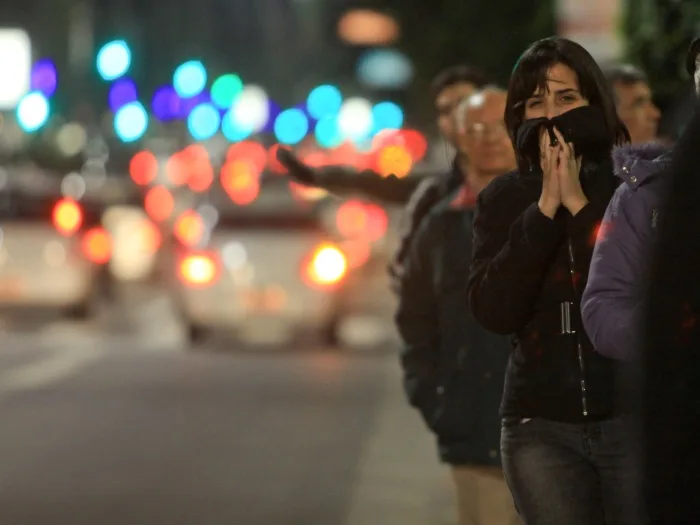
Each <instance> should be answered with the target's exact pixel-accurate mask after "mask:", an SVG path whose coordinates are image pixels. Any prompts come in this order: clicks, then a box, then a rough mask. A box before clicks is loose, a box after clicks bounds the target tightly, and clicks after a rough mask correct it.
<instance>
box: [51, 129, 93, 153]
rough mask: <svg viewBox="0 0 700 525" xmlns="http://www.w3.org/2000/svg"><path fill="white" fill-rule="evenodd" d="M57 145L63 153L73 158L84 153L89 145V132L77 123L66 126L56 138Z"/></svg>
mask: <svg viewBox="0 0 700 525" xmlns="http://www.w3.org/2000/svg"><path fill="white" fill-rule="evenodd" d="M56 143H57V144H58V149H59V150H61V153H63V154H64V155H66V156H69V157H72V156H73V155H77V154H78V153H80V152H81V151H83V149H84V148H85V146H86V145H87V132H86V131H85V128H84V127H83V126H81V125H80V124H78V123H76V122H72V123H69V124H65V125H63V126H62V127H61V129H60V130H59V132H58V135H57V136H56Z"/></svg>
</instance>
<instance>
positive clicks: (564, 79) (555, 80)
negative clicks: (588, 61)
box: [533, 64, 578, 95]
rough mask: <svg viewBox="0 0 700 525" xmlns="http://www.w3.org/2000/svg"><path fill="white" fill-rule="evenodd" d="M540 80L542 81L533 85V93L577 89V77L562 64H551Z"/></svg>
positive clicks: (539, 93)
mask: <svg viewBox="0 0 700 525" xmlns="http://www.w3.org/2000/svg"><path fill="white" fill-rule="evenodd" d="M542 80H543V81H544V82H541V83H540V84H538V85H537V86H535V90H534V91H533V95H534V94H537V95H541V94H544V93H550V92H556V91H559V90H562V89H571V88H574V89H578V77H577V75H576V72H575V71H574V70H573V69H571V68H570V67H568V66H566V65H564V64H554V65H553V66H551V67H550V68H549V69H548V70H547V72H546V74H545V75H544V77H543V78H542Z"/></svg>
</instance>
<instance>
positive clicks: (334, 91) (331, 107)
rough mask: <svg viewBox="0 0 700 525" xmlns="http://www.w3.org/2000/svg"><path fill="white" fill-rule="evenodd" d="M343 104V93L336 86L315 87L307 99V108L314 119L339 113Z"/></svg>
mask: <svg viewBox="0 0 700 525" xmlns="http://www.w3.org/2000/svg"><path fill="white" fill-rule="evenodd" d="M342 104H343V95H342V94H341V93H340V90H339V89H338V88H337V87H335V86H330V85H323V86H318V87H317V88H314V89H313V91H311V93H309V96H308V98H307V99H306V109H307V111H308V112H309V115H311V116H312V117H313V118H314V119H316V120H320V119H322V118H323V117H326V116H333V115H337V114H338V111H340V106H341V105H342Z"/></svg>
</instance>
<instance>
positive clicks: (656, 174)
mask: <svg viewBox="0 0 700 525" xmlns="http://www.w3.org/2000/svg"><path fill="white" fill-rule="evenodd" d="M612 156H613V161H614V165H615V174H616V175H617V176H618V177H620V178H621V179H622V180H623V183H622V184H621V185H620V186H619V187H618V188H617V191H616V192H615V195H614V196H613V198H612V200H611V201H610V203H609V205H608V207H607V210H606V212H605V215H604V217H603V221H602V223H601V226H600V229H599V231H598V237H597V240H596V245H595V248H594V250H593V258H592V259H591V267H590V273H589V275H588V284H587V286H586V290H585V291H584V293H583V297H582V300H581V315H582V318H583V326H584V328H585V329H586V333H587V334H588V336H589V338H590V340H591V342H592V343H593V347H594V348H595V350H596V351H597V352H599V353H601V354H603V355H604V356H606V357H610V358H613V359H619V360H624V361H629V360H632V359H633V358H634V357H635V356H636V355H637V354H638V352H637V348H638V340H639V336H638V333H639V331H640V323H641V318H642V313H643V308H644V306H643V299H644V297H645V294H644V292H645V283H646V279H645V277H646V275H647V271H648V267H649V262H650V259H651V253H652V251H651V250H652V245H653V240H654V238H655V235H656V228H657V225H658V222H659V208H660V207H661V205H662V203H663V200H664V190H665V187H666V185H667V177H664V176H663V173H664V168H665V167H666V166H668V164H669V161H670V155H669V150H668V148H666V147H665V146H662V145H660V144H647V145H643V146H632V145H625V146H620V147H618V148H615V149H614V150H613V153H612Z"/></svg>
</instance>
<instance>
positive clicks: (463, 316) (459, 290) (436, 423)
mask: <svg viewBox="0 0 700 525" xmlns="http://www.w3.org/2000/svg"><path fill="white" fill-rule="evenodd" d="M472 220H473V210H471V209H464V208H462V207H461V206H459V205H457V204H456V203H455V202H454V200H453V199H452V198H450V199H448V200H446V201H445V200H443V202H441V203H440V204H439V205H438V206H437V207H435V208H434V209H433V210H432V211H431V212H430V213H429V214H428V216H427V217H426V218H425V220H424V221H423V222H422V223H421V225H420V227H419V228H418V231H417V232H416V235H415V237H414V239H413V241H412V242H411V247H410V250H409V253H408V257H407V259H406V261H405V272H404V274H403V277H402V287H401V295H400V299H399V307H398V311H397V313H396V324H397V327H398V329H399V333H400V334H401V337H402V339H403V343H404V346H403V352H402V357H401V362H402V365H403V369H404V386H405V389H406V393H407V396H408V398H409V400H410V402H411V404H412V405H413V406H415V407H416V408H418V410H419V411H420V413H421V414H422V416H423V418H424V420H425V422H426V423H427V425H428V427H429V428H430V429H431V430H432V431H433V432H434V433H435V434H436V436H437V439H438V446H439V451H440V457H441V459H442V460H443V461H445V462H447V463H449V464H453V465H460V464H468V465H492V466H498V465H500V454H499V439H500V437H499V435H500V421H499V416H498V405H499V403H500V399H501V394H502V391H503V379H504V376H505V368H506V363H507V361H508V355H509V354H510V351H511V342H510V340H509V338H507V337H505V336H501V335H496V334H492V333H490V332H488V331H486V330H485V329H484V328H482V327H481V326H480V325H479V324H478V323H477V322H476V320H475V319H474V317H473V316H472V315H471V314H470V313H469V310H468V308H467V305H466V304H465V302H464V295H465V294H466V291H467V283H468V271H467V269H468V267H469V263H470V261H471V240H472V226H471V223H472Z"/></svg>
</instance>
